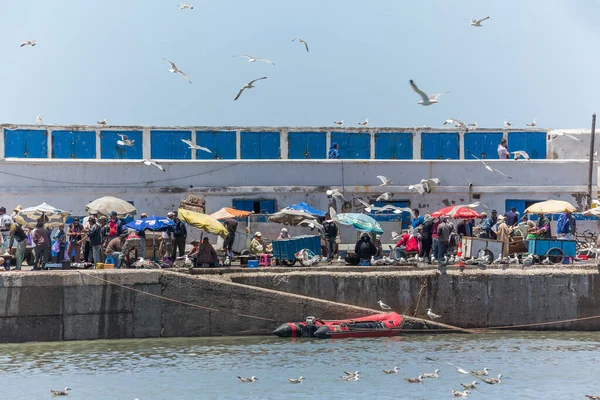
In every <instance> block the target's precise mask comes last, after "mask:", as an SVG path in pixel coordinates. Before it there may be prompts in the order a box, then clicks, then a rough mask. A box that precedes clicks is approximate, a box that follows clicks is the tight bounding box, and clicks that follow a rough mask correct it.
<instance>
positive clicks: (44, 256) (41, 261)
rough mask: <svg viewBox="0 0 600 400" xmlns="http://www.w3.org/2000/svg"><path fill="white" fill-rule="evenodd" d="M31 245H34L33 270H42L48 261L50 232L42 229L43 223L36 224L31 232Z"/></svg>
mask: <svg viewBox="0 0 600 400" xmlns="http://www.w3.org/2000/svg"><path fill="white" fill-rule="evenodd" d="M32 241H33V243H35V266H34V267H33V269H34V270H41V269H43V268H44V267H45V266H46V264H47V263H48V260H49V259H50V232H48V229H46V228H44V223H43V222H38V223H37V225H36V226H35V230H34V231H33V238H32Z"/></svg>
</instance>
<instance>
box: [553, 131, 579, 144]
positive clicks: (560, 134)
mask: <svg viewBox="0 0 600 400" xmlns="http://www.w3.org/2000/svg"><path fill="white" fill-rule="evenodd" d="M557 136H566V137H568V138H569V139H573V140H575V141H577V142H581V139H579V138H577V137H575V136H573V135H570V134H568V133H564V132H556V133H555V134H553V135H552V139H555V138H556V137H557Z"/></svg>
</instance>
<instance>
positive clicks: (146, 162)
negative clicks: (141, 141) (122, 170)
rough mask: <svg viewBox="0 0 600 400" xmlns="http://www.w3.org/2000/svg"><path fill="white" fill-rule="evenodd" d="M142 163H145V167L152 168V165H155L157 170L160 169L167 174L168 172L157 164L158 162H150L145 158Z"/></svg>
mask: <svg viewBox="0 0 600 400" xmlns="http://www.w3.org/2000/svg"><path fill="white" fill-rule="evenodd" d="M142 163H144V165H148V166H150V165H154V166H155V167H156V168H158V169H160V170H161V171H163V172H167V171H166V170H165V168H164V167H163V166H162V165H160V164H159V163H157V162H156V161H152V160H148V159H145V158H144V159H143V160H142Z"/></svg>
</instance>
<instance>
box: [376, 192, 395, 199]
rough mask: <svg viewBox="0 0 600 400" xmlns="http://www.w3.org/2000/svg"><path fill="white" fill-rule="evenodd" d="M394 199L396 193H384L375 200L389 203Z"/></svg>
mask: <svg viewBox="0 0 600 400" xmlns="http://www.w3.org/2000/svg"><path fill="white" fill-rule="evenodd" d="M392 197H394V193H391V192H385V193H382V194H381V195H379V197H377V198H376V199H375V201H382V200H385V201H389V200H391V199H392Z"/></svg>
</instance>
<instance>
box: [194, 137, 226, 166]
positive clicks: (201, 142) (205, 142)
mask: <svg viewBox="0 0 600 400" xmlns="http://www.w3.org/2000/svg"><path fill="white" fill-rule="evenodd" d="M196 144H197V145H198V146H202V147H206V148H207V149H209V150H210V151H212V154H211V153H207V152H206V151H204V150H196V159H197V160H235V131H218V132H217V131H197V132H196Z"/></svg>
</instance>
